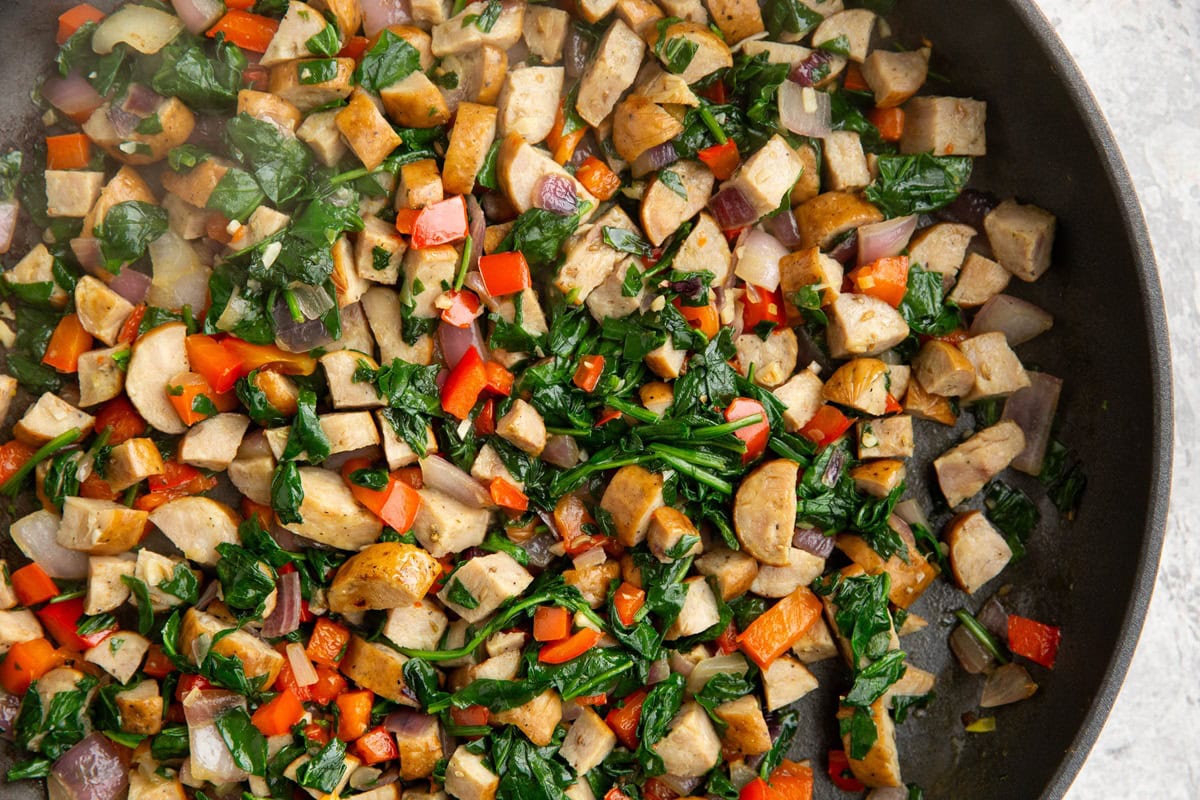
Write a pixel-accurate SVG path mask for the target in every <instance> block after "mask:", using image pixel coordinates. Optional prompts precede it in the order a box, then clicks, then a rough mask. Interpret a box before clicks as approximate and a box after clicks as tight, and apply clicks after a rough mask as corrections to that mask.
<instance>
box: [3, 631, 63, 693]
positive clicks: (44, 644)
mask: <svg viewBox="0 0 1200 800" xmlns="http://www.w3.org/2000/svg"><path fill="white" fill-rule="evenodd" d="M61 661H62V656H61V655H60V654H59V652H58V650H56V649H55V648H54V645H52V644H51V643H50V640H49V639H32V640H30V641H28V642H16V643H15V644H13V646H12V647H10V648H9V650H8V655H7V656H5V657H4V661H3V662H2V663H0V686H3V687H4V691H6V692H8V693H9V694H15V695H18V696H20V695H23V694H25V692H27V691H29V684H31V683H33V682H34V681H36V680H37V679H38V678H40V677H42V676H43V675H45V674H46V673H47V672H49V671H50V670H52V669H54V668H55V667H57V666H58V665H59V663H61Z"/></svg>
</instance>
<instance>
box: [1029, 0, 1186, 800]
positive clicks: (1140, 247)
mask: <svg viewBox="0 0 1200 800" xmlns="http://www.w3.org/2000/svg"><path fill="white" fill-rule="evenodd" d="M1005 1H1006V3H1007V4H1008V6H1009V7H1010V8H1011V9H1012V10H1013V12H1014V13H1016V15H1017V16H1018V18H1019V19H1020V20H1021V22H1022V24H1023V25H1024V26H1025V27H1026V29H1027V30H1028V31H1029V32H1030V34H1032V36H1033V39H1034V41H1035V42H1036V43H1037V45H1038V47H1039V48H1040V49H1041V51H1042V54H1043V55H1045V56H1046V57H1047V59H1048V60H1049V61H1050V62H1052V63H1053V64H1054V65H1055V67H1056V68H1057V69H1058V78H1059V79H1060V80H1061V81H1062V84H1063V86H1064V87H1065V89H1066V90H1067V93H1068V95H1070V97H1071V101H1072V103H1073V104H1074V106H1075V107H1076V108H1077V109H1078V110H1079V112H1080V116H1081V117H1082V118H1083V121H1084V124H1085V126H1086V128H1087V134H1088V138H1089V139H1091V142H1092V145H1093V147H1095V148H1096V151H1097V154H1098V155H1099V156H1100V160H1101V163H1102V164H1103V167H1104V175H1105V178H1106V179H1107V183H1108V187H1109V190H1110V191H1111V192H1112V194H1113V199H1114V201H1115V202H1116V204H1117V206H1118V209H1119V212H1120V215H1121V219H1122V223H1123V227H1124V234H1125V238H1126V239H1127V240H1128V242H1129V246H1130V250H1131V254H1132V256H1133V260H1134V262H1135V264H1136V266H1137V284H1138V295H1139V297H1138V300H1139V302H1140V304H1141V306H1142V310H1143V312H1144V313H1145V319H1146V331H1145V334H1146V344H1147V351H1148V352H1147V355H1148V356H1149V364H1148V366H1149V369H1150V377H1151V384H1152V386H1151V394H1152V397H1153V400H1152V404H1153V407H1152V408H1151V409H1150V410H1151V412H1152V413H1153V420H1152V433H1151V439H1150V442H1149V446H1150V448H1151V457H1150V461H1151V464H1150V492H1149V497H1148V502H1149V513H1148V514H1147V517H1146V521H1145V524H1144V526H1143V528H1142V544H1141V548H1140V551H1139V554H1138V562H1137V565H1136V567H1135V574H1134V582H1133V591H1132V594H1131V596H1130V598H1129V601H1128V604H1127V605H1126V609H1125V614H1124V617H1123V618H1122V619H1121V623H1120V632H1119V634H1118V637H1117V646H1116V648H1115V649H1114V650H1113V652H1112V653H1111V655H1110V657H1109V661H1108V665H1107V667H1106V668H1105V672H1104V678H1103V679H1102V680H1101V682H1100V686H1099V688H1098V689H1097V692H1096V695H1095V697H1094V698H1093V699H1092V702H1091V706H1090V707H1089V709H1088V711H1087V714H1086V715H1085V716H1084V719H1083V723H1082V724H1081V725H1080V727H1079V730H1078V731H1077V732H1076V734H1075V737H1074V739H1073V740H1072V741H1071V743H1070V746H1069V747H1068V748H1067V751H1066V755H1065V756H1064V757H1063V758H1062V760H1061V761H1060V762H1059V765H1058V769H1057V770H1055V772H1054V775H1053V776H1052V777H1051V779H1050V782H1049V784H1048V785H1047V786H1046V788H1045V790H1044V791H1043V792H1042V798H1043V800H1058V798H1062V797H1064V796H1065V795H1066V793H1067V790H1068V789H1069V788H1070V787H1071V784H1072V783H1073V782H1074V781H1075V778H1076V777H1077V776H1078V775H1079V771H1080V770H1081V769H1082V768H1083V765H1084V762H1086V761H1087V758H1088V756H1089V755H1090V753H1091V750H1092V748H1093V746H1094V745H1095V744H1096V740H1097V739H1098V738H1099V736H1100V731H1102V730H1103V729H1104V724H1105V722H1106V721H1107V720H1108V716H1109V714H1110V713H1111V711H1112V707H1113V704H1114V702H1115V701H1116V699H1117V695H1118V694H1119V693H1120V690H1121V687H1122V685H1123V684H1124V682H1125V677H1126V675H1127V674H1128V671H1129V665H1130V663H1131V661H1132V660H1133V654H1134V651H1135V650H1136V648H1137V643H1138V639H1139V638H1140V636H1141V632H1142V627H1143V625H1144V624H1145V621H1146V613H1147V611H1148V609H1149V606H1150V600H1151V598H1152V596H1153V594H1154V584H1155V580H1156V578H1157V576H1158V567H1159V560H1160V559H1161V557H1162V548H1163V542H1164V541H1165V539H1166V527H1167V515H1168V507H1169V505H1170V495H1171V470H1172V453H1173V448H1174V439H1173V435H1174V411H1173V409H1174V406H1173V402H1172V370H1171V345H1170V337H1169V335H1168V331H1167V314H1166V307H1165V305H1164V302H1163V294H1162V285H1161V282H1160V279H1159V274H1158V266H1157V262H1156V260H1155V256H1154V249H1153V247H1152V245H1151V243H1150V233H1149V230H1148V228H1147V227H1146V219H1145V216H1144V214H1143V213H1142V206H1141V202H1140V201H1139V200H1138V196H1137V190H1136V189H1135V187H1134V185H1133V180H1132V178H1131V177H1130V175H1129V169H1128V168H1127V167H1126V166H1125V160H1124V158H1123V157H1122V155H1121V151H1120V149H1119V148H1118V146H1117V143H1116V139H1115V137H1114V136H1113V132H1112V129H1111V128H1110V127H1109V124H1108V120H1107V119H1106V118H1105V116H1104V113H1103V111H1102V110H1101V108H1100V104H1099V103H1098V102H1097V100H1096V97H1095V95H1094V94H1093V93H1092V90H1091V89H1090V88H1089V86H1088V84H1087V82H1086V80H1085V79H1084V76H1083V73H1082V71H1081V70H1080V69H1079V65H1078V64H1077V63H1076V62H1075V59H1074V58H1073V57H1072V56H1071V54H1070V52H1069V51H1068V50H1067V48H1066V45H1065V44H1063V41H1062V39H1061V38H1059V35H1058V33H1057V32H1056V31H1055V29H1054V26H1053V25H1051V23H1050V21H1049V20H1048V19H1047V18H1046V15H1045V14H1044V13H1043V12H1042V10H1041V8H1040V7H1039V6H1038V5H1037V3H1036V2H1035V0H1005Z"/></svg>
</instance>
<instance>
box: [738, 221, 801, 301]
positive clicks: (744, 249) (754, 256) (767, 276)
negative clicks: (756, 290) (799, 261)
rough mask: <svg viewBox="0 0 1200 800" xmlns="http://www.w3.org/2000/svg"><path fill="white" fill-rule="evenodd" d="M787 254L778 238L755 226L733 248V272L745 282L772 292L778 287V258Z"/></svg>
mask: <svg viewBox="0 0 1200 800" xmlns="http://www.w3.org/2000/svg"><path fill="white" fill-rule="evenodd" d="M787 254H788V249H787V248H786V247H784V246H783V245H782V244H780V243H779V240H778V239H776V238H775V237H774V236H772V235H771V234H769V233H765V232H764V231H761V230H759V229H757V228H755V229H754V230H751V231H750V232H749V234H748V235H747V236H746V238H745V239H743V240H742V242H741V243H740V244H739V245H738V246H737V247H736V248H735V249H734V251H733V257H734V268H733V272H734V274H735V275H737V276H738V277H739V278H741V279H742V280H744V281H745V282H746V283H749V284H753V285H754V286H758V287H760V288H763V289H766V290H767V291H768V292H773V291H775V290H776V289H778V288H779V260H780V259H781V258H783V257H784V256H786V255H787Z"/></svg>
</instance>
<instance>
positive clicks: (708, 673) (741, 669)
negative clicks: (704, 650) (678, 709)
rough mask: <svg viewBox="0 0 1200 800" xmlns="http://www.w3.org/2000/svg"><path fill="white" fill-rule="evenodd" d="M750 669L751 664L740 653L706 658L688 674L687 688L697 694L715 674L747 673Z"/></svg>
mask: <svg viewBox="0 0 1200 800" xmlns="http://www.w3.org/2000/svg"><path fill="white" fill-rule="evenodd" d="M749 671H750V665H749V664H747V663H746V659H745V658H743V657H742V656H741V655H740V654H738V653H730V654H729V655H724V656H713V657H712V658H706V659H704V660H703V661H701V662H700V663H699V664H697V665H696V667H695V669H693V670H692V674H691V675H689V676H688V679H687V690H688V692H689V693H690V694H696V693H698V692H699V691H700V690H701V689H703V688H704V687H705V686H706V685H707V684H708V681H709V680H710V679H711V678H712V677H713V676H714V675H719V674H720V673H723V672H726V673H729V674H731V675H745V674H746V673H747V672H749Z"/></svg>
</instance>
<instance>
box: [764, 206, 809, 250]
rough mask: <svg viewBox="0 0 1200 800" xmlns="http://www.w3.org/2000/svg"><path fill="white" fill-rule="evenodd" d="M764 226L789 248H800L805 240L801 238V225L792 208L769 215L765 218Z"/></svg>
mask: <svg viewBox="0 0 1200 800" xmlns="http://www.w3.org/2000/svg"><path fill="white" fill-rule="evenodd" d="M763 227H764V228H765V229H766V230H767V232H768V233H770V234H771V235H772V236H774V237H775V238H776V239H778V240H779V241H780V243H781V244H783V246H784V247H787V248H789V249H796V248H799V247H800V243H801V242H802V241H803V240H802V239H801V238H800V226H799V225H798V224H797V223H796V215H795V214H793V213H792V212H791V210H790V209H785V210H784V211H783V212H782V213H779V214H775V215H774V216H770V217H767V218H766V219H765V220H763Z"/></svg>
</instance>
